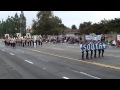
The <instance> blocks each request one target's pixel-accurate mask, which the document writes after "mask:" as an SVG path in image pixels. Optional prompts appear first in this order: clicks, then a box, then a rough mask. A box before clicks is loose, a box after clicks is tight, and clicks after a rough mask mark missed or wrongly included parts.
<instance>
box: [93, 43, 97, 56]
mask: <svg viewBox="0 0 120 90" xmlns="http://www.w3.org/2000/svg"><path fill="white" fill-rule="evenodd" d="M93 43H94V46H95V48H94V58H96V53H97V52H96V51H97V42H96V41H94V42H93Z"/></svg>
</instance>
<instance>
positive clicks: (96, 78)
mask: <svg viewBox="0 0 120 90" xmlns="http://www.w3.org/2000/svg"><path fill="white" fill-rule="evenodd" d="M72 71H73V72H76V73H80V74H83V75H86V76H89V77H92V78H95V79H101V78H98V77H95V76H93V75H90V74H87V73H84V72H79V71H75V70H72Z"/></svg>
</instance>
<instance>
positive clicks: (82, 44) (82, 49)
mask: <svg viewBox="0 0 120 90" xmlns="http://www.w3.org/2000/svg"><path fill="white" fill-rule="evenodd" d="M83 46H84V43H83V41H81V44H80V49H81V52H82V59H83V60H84V47H83Z"/></svg>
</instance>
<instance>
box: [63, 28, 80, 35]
mask: <svg viewBox="0 0 120 90" xmlns="http://www.w3.org/2000/svg"><path fill="white" fill-rule="evenodd" d="M75 33H79V29H67V30H65V34H75Z"/></svg>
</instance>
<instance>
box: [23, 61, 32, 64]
mask: <svg viewBox="0 0 120 90" xmlns="http://www.w3.org/2000/svg"><path fill="white" fill-rule="evenodd" d="M25 61H26V62H28V63H30V64H33V62H31V61H29V60H25Z"/></svg>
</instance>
